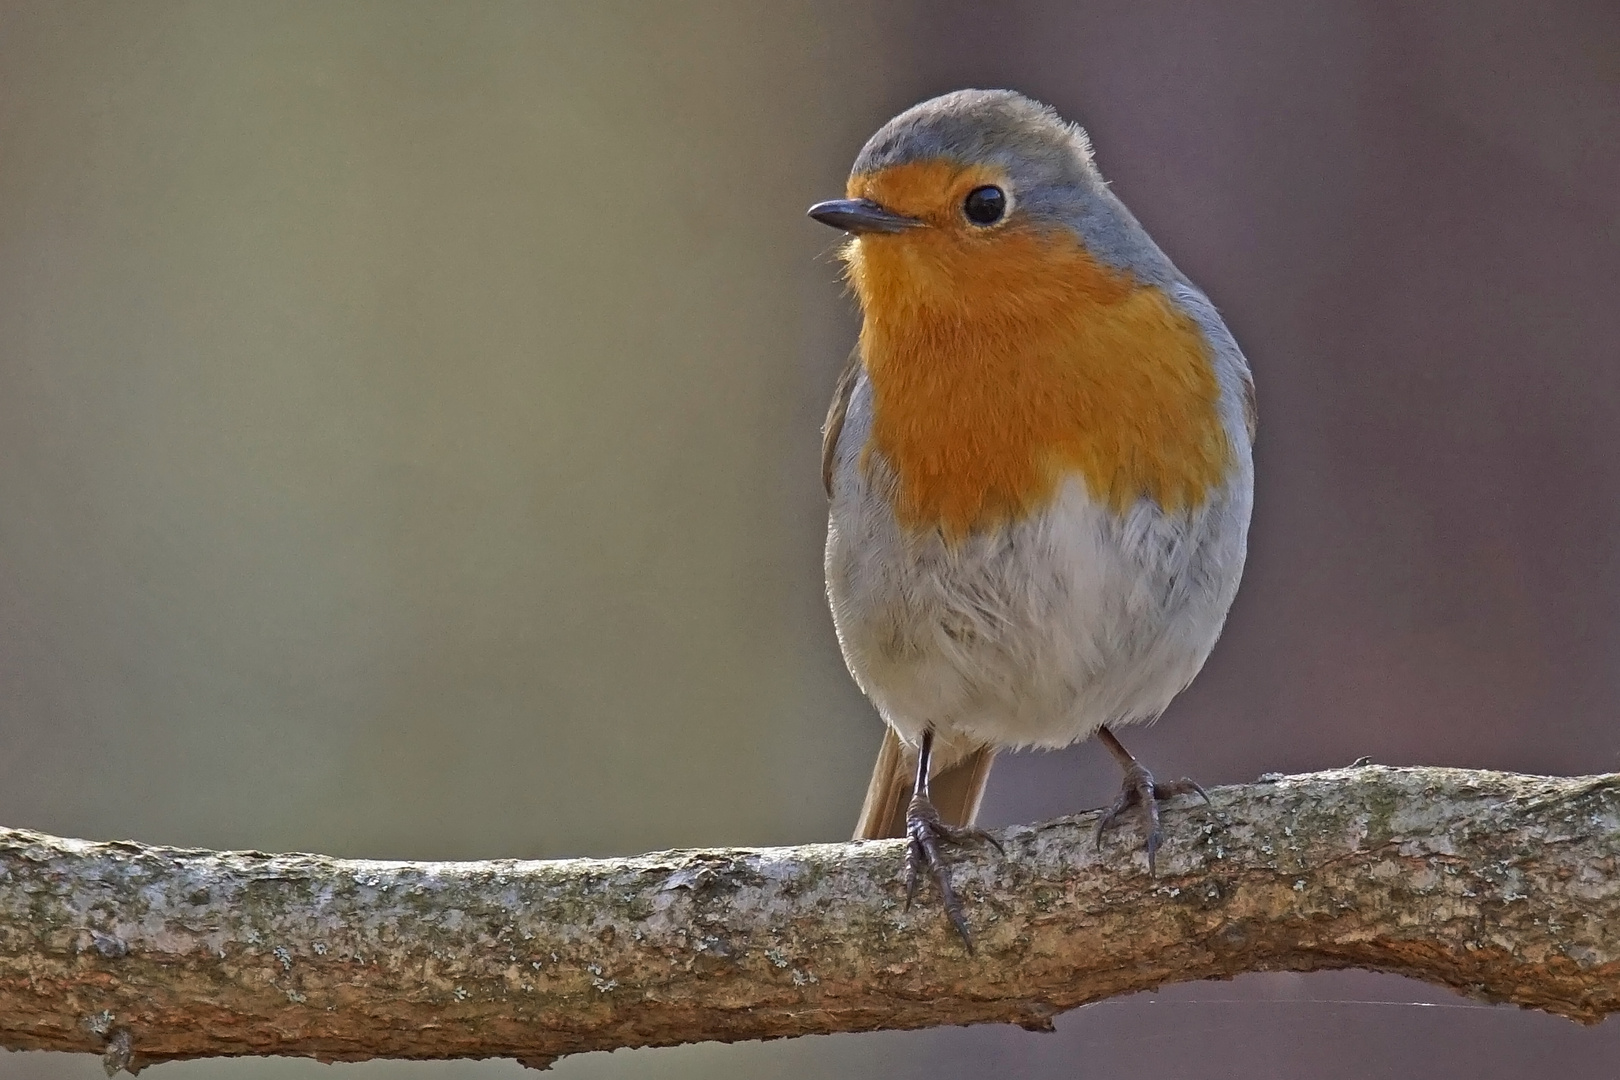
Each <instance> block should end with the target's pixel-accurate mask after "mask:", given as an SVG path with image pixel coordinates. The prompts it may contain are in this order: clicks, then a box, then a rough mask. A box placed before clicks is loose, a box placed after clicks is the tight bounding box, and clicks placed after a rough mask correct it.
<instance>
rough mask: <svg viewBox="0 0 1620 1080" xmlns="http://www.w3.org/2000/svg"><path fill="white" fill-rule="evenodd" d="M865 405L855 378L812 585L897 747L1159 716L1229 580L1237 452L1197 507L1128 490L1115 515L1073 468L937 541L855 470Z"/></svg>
mask: <svg viewBox="0 0 1620 1080" xmlns="http://www.w3.org/2000/svg"><path fill="white" fill-rule="evenodd" d="M863 382H864V380H863ZM869 408H870V397H869V390H868V388H867V387H865V386H859V387H858V388H857V390H856V393H855V394H854V396H853V399H852V400H851V402H850V409H849V414H848V416H847V419H846V421H845V428H844V432H843V437H842V438H840V440H839V447H838V449H837V458H836V462H835V468H834V486H833V503H832V510H831V516H830V521H829V528H828V534H827V553H826V560H827V561H826V569H827V593H828V597H829V599H830V601H831V604H832V612H833V621H834V623H835V624H836V626H837V628H838V638H839V642H840V644H841V646H842V648H843V652H844V659H845V661H846V663H847V664H848V665H849V669H850V672H851V673H852V674H853V675H854V676H855V680H856V682H857V683H859V684H860V686H861V689H863V690H864V691H865V692H866V693H867V695H868V696H869V697H871V699H872V701H873V702H874V703H875V704H876V705H877V708H878V711H879V712H880V713H881V714H882V716H883V718H884V720H886V721H887V722H888V723H889V724H890V725H891V726H893V727H894V728H895V729H896V731H898V732H899V733H900V735H901V736H902V737H904V738H905V739H906V740H907V741H908V742H913V743H915V742H916V740H917V739H918V737H919V736H920V735H921V733H922V731H923V729H924V728H927V727H930V726H932V727H933V728H935V729H936V730H937V731H939V732H940V733H941V734H943V735H947V736H950V735H954V734H958V733H960V734H961V735H965V736H967V737H969V738H972V739H975V740H981V741H983V742H987V743H991V744H994V745H998V746H1045V747H1057V746H1064V745H1067V744H1069V743H1071V742H1074V741H1076V740H1078V739H1083V738H1085V737H1086V736H1088V735H1091V734H1092V733H1093V732H1095V731H1096V730H1097V728H1098V727H1100V726H1102V725H1104V724H1124V723H1131V722H1134V721H1141V720H1151V719H1154V718H1156V717H1157V716H1158V715H1159V714H1160V713H1161V712H1163V711H1164V709H1165V707H1166V706H1167V705H1169V703H1170V700H1171V698H1173V697H1174V696H1175V695H1176V694H1177V693H1179V692H1180V691H1181V690H1182V688H1183V687H1185V686H1186V685H1187V683H1188V682H1190V681H1191V680H1192V678H1193V676H1194V675H1196V674H1197V673H1198V670H1199V668H1201V667H1202V666H1203V663H1204V660H1205V658H1206V657H1207V656H1208V655H1209V652H1210V649H1211V648H1213V647H1214V644H1215V640H1216V638H1217V637H1219V636H1220V631H1221V626H1222V624H1223V623H1224V622H1225V619H1226V612H1227V609H1228V608H1229V607H1230V606H1231V603H1232V598H1233V596H1234V595H1235V594H1236V592H1237V585H1238V579H1239V577H1240V575H1241V574H1242V570H1243V559H1244V552H1245V547H1246V540H1247V533H1248V521H1249V507H1250V502H1251V490H1252V472H1251V471H1250V469H1251V467H1250V464H1249V462H1248V459H1247V455H1246V454H1245V455H1244V457H1243V460H1242V461H1241V463H1240V469H1239V470H1238V475H1236V476H1235V477H1234V478H1233V480H1232V481H1231V482H1230V483H1229V484H1228V485H1227V487H1226V488H1224V489H1222V490H1220V491H1217V492H1215V493H1213V495H1212V498H1211V499H1210V501H1209V502H1208V503H1206V504H1205V505H1204V506H1203V507H1202V508H1200V509H1198V510H1196V511H1191V512H1180V513H1176V514H1166V513H1164V512H1163V511H1161V510H1160V509H1159V508H1158V507H1157V506H1156V505H1155V504H1153V503H1151V502H1148V501H1143V502H1141V503H1138V504H1137V505H1136V506H1135V507H1134V508H1132V509H1131V510H1130V511H1129V512H1128V513H1126V514H1124V515H1116V514H1113V513H1111V512H1109V511H1107V510H1106V509H1104V508H1102V507H1100V506H1098V505H1097V504H1096V503H1095V502H1093V501H1092V499H1091V497H1090V496H1089V495H1088V494H1087V492H1086V490H1085V487H1084V484H1083V483H1082V482H1081V481H1080V480H1079V479H1078V478H1076V479H1075V480H1073V481H1071V482H1070V483H1068V484H1067V485H1066V486H1065V487H1064V488H1063V490H1062V491H1061V492H1060V494H1059V497H1058V498H1057V499H1056V500H1055V501H1054V503H1053V504H1052V506H1051V507H1050V508H1049V509H1048V510H1047V511H1046V512H1045V513H1043V514H1041V515H1039V516H1037V517H1034V518H1031V519H1028V520H1025V521H1022V522H1019V523H1016V524H1013V525H1010V526H1008V527H1006V528H1005V529H1002V530H1000V531H998V532H995V533H993V534H985V535H975V536H970V537H968V538H967V539H965V540H962V541H960V542H957V543H954V544H947V543H946V542H945V541H944V540H943V539H942V538H941V537H940V536H939V535H938V533H936V532H934V531H932V530H926V531H913V530H907V529H904V528H902V527H901V526H900V525H899V523H898V522H896V521H895V519H894V516H893V514H892V513H891V511H890V509H889V507H890V505H891V500H889V499H888V498H885V497H880V494H879V491H880V490H881V489H887V488H888V487H889V486H890V485H892V483H893V479H892V476H891V475H890V474H889V473H888V470H887V468H886V466H885V465H884V464H883V462H882V461H881V460H873V461H871V462H869V465H870V468H869V469H867V470H863V469H862V468H861V467H860V466H859V452H858V450H859V447H860V446H861V445H863V444H864V442H865V432H866V429H867V427H868V423H869V415H868V410H869ZM868 474H869V475H868Z"/></svg>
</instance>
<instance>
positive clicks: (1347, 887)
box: [0, 766, 1620, 1071]
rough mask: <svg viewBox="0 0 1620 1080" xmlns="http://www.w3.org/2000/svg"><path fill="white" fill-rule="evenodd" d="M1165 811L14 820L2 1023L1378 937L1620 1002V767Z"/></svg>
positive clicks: (922, 1003)
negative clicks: (145, 827) (208, 842)
mask: <svg viewBox="0 0 1620 1080" xmlns="http://www.w3.org/2000/svg"><path fill="white" fill-rule="evenodd" d="M1211 796H1212V799H1213V803H1212V805H1209V806H1204V805H1202V804H1200V803H1198V802H1197V801H1196V800H1195V799H1184V800H1178V801H1177V803H1175V804H1174V805H1173V806H1171V807H1170V808H1168V809H1167V811H1166V814H1165V825H1166V834H1167V839H1166V844H1165V847H1164V849H1163V850H1162V851H1161V852H1160V854H1159V864H1158V876H1157V877H1149V876H1148V874H1147V871H1146V864H1145V860H1144V858H1143V855H1142V852H1141V850H1140V845H1141V836H1140V833H1139V832H1138V831H1137V830H1136V828H1135V827H1134V826H1125V827H1121V828H1120V829H1118V830H1117V831H1115V832H1112V833H1110V835H1109V837H1108V838H1107V839H1106V840H1105V842H1104V844H1103V847H1102V850H1101V851H1100V852H1099V851H1097V850H1095V849H1094V847H1093V844H1092V839H1091V824H1092V822H1093V821H1094V820H1095V819H1094V817H1093V816H1091V815H1084V816H1081V817H1077V818H1066V819H1062V820H1059V821H1054V822H1049V823H1046V824H1043V825H1037V826H1033V827H1019V828H1012V829H1007V830H1005V831H1003V832H1001V833H999V834H998V835H999V837H1000V839H1001V840H1002V842H1003V843H1004V844H1005V845H1006V854H1005V856H1000V855H997V854H996V853H995V852H994V851H993V850H992V849H989V848H986V849H984V850H981V851H974V852H970V853H964V854H963V855H962V856H961V857H960V858H959V860H958V862H957V865H956V869H955V880H956V882H957V884H958V887H959V889H960V890H961V892H962V893H963V895H964V898H965V900H966V903H967V906H968V911H969V918H970V920H971V922H972V924H973V927H974V931H975V934H976V939H977V944H978V952H977V954H976V955H973V956H969V955H968V954H967V953H966V952H965V951H964V949H963V946H962V943H961V942H960V941H959V940H958V939H957V938H956V937H955V935H954V934H953V933H952V931H951V929H950V927H949V926H948V925H947V924H946V922H945V920H944V918H943V917H942V916H941V914H940V911H939V908H938V905H937V898H936V897H935V896H934V895H933V893H932V891H931V890H930V889H929V888H928V887H927V886H925V887H924V892H923V895H922V897H920V900H919V903H918V904H917V905H916V906H915V907H913V908H912V909H911V910H910V911H907V910H906V905H905V895H904V884H903V877H904V871H903V866H904V858H903V852H904V845H903V844H902V843H901V842H900V841H883V842H876V843H868V844H859V845H856V844H826V845H815V846H808V847H798V848H780V849H770V850H739V849H732V850H714V851H678V852H664V853H659V854H653V855H644V856H641V857H639V858H633V859H608V860H584V859H575V860H562V861H555V862H481V863H397V862H365V861H354V860H343V859H329V858H324V857H321V856H315V855H265V854H260V853H258V852H209V851H185V850H176V849H172V848H157V847H147V846H144V845H140V844H133V843H90V842H86V841H81V840H62V839H57V838H54V837H49V836H43V835H40V834H38V833H31V832H23V831H16V830H0V1045H4V1046H6V1047H9V1048H13V1049H49V1050H80V1051H94V1052H97V1053H102V1054H104V1055H105V1059H106V1063H107V1065H108V1067H109V1071H111V1070H112V1069H114V1068H116V1067H120V1066H122V1067H130V1068H139V1067H141V1066H143V1065H146V1064H150V1063H152V1062H156V1061H163V1060H168V1059H174V1058H192V1057H204V1056H222V1055H242V1054H295V1055H309V1056H313V1057H317V1058H321V1059H324V1060H359V1059H364V1058H453V1057H487V1056H508V1057H515V1058H519V1059H522V1060H524V1061H526V1062H527V1063H530V1064H534V1065H543V1064H545V1063H548V1062H549V1061H551V1060H553V1059H554V1058H556V1057H558V1056H560V1055H563V1054H570V1053H576V1052H579V1051H584V1050H601V1049H609V1048H613V1047H620V1046H647V1045H665V1044H672V1043H681V1042H691V1041H696V1040H704V1039H719V1040H727V1041H730V1040H738V1039H758V1038H773V1037H778V1036H787V1035H805V1034H812V1033H817V1032H831V1031H865V1030H871V1029H877V1028H917V1027H927V1026H933V1025H938V1024H963V1023H976V1022H985V1021H1008V1022H1012V1023H1017V1024H1022V1025H1024V1026H1026V1027H1032V1028H1041V1027H1047V1026H1050V1023H1051V1019H1050V1018H1051V1017H1052V1016H1053V1015H1054V1014H1056V1013H1058V1012H1061V1011H1063V1010H1065V1009H1070V1008H1073V1007H1074V1006H1076V1005H1080V1004H1083V1003H1085V1002H1089V1001H1097V1000H1100V999H1102V998H1107V997H1111V996H1114V995H1117V994H1125V993H1130V992H1132V991H1138V990H1145V989H1149V988H1152V987H1156V986H1159V985H1162V984H1164V983H1171V982H1180V981H1185V980H1192V979H1211V978H1216V979H1218V978H1227V977H1230V976H1233V975H1237V974H1239V973H1241V972H1248V971H1266V970H1292V971H1311V970H1317V969H1323V968H1348V967H1359V968H1372V969H1376V970H1380V971H1393V972H1399V973H1401V974H1403V975H1411V976H1414V977H1416V978H1419V979H1425V980H1428V981H1430V982H1435V983H1441V984H1444V985H1446V986H1450V987H1453V988H1455V989H1457V990H1459V991H1461V992H1463V993H1466V994H1470V995H1472V996H1475V997H1479V998H1484V999H1486V1000H1490V1001H1511V1002H1517V1003H1518V1004H1520V1005H1525V1006H1530V1007H1534V1008H1539V1009H1545V1010H1548V1011H1550V1012H1554V1013H1559V1014H1561V1015H1564V1016H1568V1017H1571V1018H1574V1019H1576V1020H1582V1021H1596V1020H1598V1019H1600V1018H1601V1017H1603V1016H1604V1015H1605V1014H1607V1013H1609V1012H1612V1011H1614V1010H1616V1009H1617V1008H1620V876H1617V873H1616V856H1617V854H1620V775H1612V776H1594V777H1579V778H1574V779H1552V778H1544V777H1529V776H1516V775H1508V774H1501V773H1484V772H1465V771H1460V770H1454V769H1430V768H1424V769H1391V768H1381V767H1376V766H1373V767H1364V768H1351V769H1346V770H1336V771H1332V772H1323V773H1314V774H1311V775H1307V776H1294V777H1268V778H1262V782H1260V783H1257V784H1252V785H1247V786H1243V787H1232V788H1224V789H1219V790H1216V791H1213V792H1211Z"/></svg>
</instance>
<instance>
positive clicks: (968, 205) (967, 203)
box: [962, 184, 1007, 225]
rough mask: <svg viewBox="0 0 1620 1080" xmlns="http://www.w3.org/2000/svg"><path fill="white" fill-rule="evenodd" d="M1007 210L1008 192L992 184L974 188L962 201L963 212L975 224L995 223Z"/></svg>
mask: <svg viewBox="0 0 1620 1080" xmlns="http://www.w3.org/2000/svg"><path fill="white" fill-rule="evenodd" d="M1006 212H1007V195H1006V193H1005V192H1003V191H1002V190H1001V189H1000V188H998V187H995V186H994V185H991V184H986V185H985V186H984V187H976V188H974V189H973V190H972V191H970V192H968V193H967V198H966V199H964V200H963V201H962V213H964V214H966V215H967V216H968V220H969V221H971V222H973V223H974V224H975V225H994V224H995V223H996V222H998V221H1000V220H1001V216H1002V215H1003V214H1005V213H1006Z"/></svg>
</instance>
